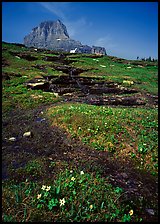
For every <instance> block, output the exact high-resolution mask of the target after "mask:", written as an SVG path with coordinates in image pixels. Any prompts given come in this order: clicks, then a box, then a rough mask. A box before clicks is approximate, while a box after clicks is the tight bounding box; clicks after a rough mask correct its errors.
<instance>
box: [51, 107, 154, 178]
mask: <svg viewBox="0 0 160 224" xmlns="http://www.w3.org/2000/svg"><path fill="white" fill-rule="evenodd" d="M47 113H48V115H49V117H50V119H51V121H52V123H53V124H54V125H57V126H59V127H61V128H64V129H65V130H66V131H67V132H68V133H70V135H71V136H72V137H77V138H79V139H80V140H81V141H82V142H84V143H85V144H87V145H89V146H91V147H93V148H95V149H97V150H102V151H110V152H112V153H114V156H115V157H119V158H120V157H126V158H128V157H129V158H133V157H134V160H137V161H138V163H137V167H138V168H140V169H141V168H145V169H147V170H150V171H151V172H152V173H153V174H154V173H155V172H157V171H158V169H157V165H158V111H157V110H156V109H139V108H138V109H137V108H129V109H128V108H126V109H125V108H107V107H97V106H91V105H86V104H63V105H59V106H57V107H51V108H50V109H49V110H48V112H47ZM153 161H154V162H153Z"/></svg>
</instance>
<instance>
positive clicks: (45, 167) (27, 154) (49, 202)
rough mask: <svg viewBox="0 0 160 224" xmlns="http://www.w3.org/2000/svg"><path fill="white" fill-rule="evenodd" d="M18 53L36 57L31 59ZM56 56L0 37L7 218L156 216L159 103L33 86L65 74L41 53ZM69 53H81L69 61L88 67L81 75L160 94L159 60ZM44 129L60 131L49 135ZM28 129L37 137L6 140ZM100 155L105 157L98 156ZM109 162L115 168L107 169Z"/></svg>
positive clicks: (139, 218) (130, 219) (51, 219)
mask: <svg viewBox="0 0 160 224" xmlns="http://www.w3.org/2000/svg"><path fill="white" fill-rule="evenodd" d="M14 54H15V55H14ZM16 54H18V55H19V56H18V57H16ZM21 54H29V55H31V56H33V57H35V58H36V60H31V61H29V60H26V59H24V58H21ZM64 54H65V53H64ZM56 55H57V53H56V52H55V53H54V52H49V51H45V50H44V51H40V52H36V51H34V49H28V48H26V47H24V46H23V45H22V46H21V45H15V44H8V43H2V126H3V130H2V220H3V222H28V221H29V222H32V221H46V222H58V221H60V222H73V221H77V222H81V221H105V222H141V221H148V220H149V221H151V222H152V221H157V220H158V219H157V217H158V202H157V199H158V193H157V189H158V184H157V176H158V109H157V105H155V104H148V106H145V105H143V106H137V107H127V106H126V107H125V106H124V107H123V106H118V105H117V106H114V107H113V106H110V105H102V106H96V105H88V104H86V103H77V102H76V103H75V102H72V101H70V102H68V101H66V98H64V97H63V95H62V96H60V95H55V94H54V93H53V92H49V91H43V90H41V89H31V88H28V87H27V86H26V85H25V83H26V82H27V81H29V80H31V79H34V78H35V77H42V76H43V77H45V76H53V77H54V76H55V75H56V76H59V77H60V76H61V75H62V74H63V75H66V76H67V74H65V73H63V72H62V71H58V70H56V69H55V68H54V67H53V65H54V62H52V61H46V60H44V58H45V57H46V56H56ZM66 57H67V58H68V59H74V60H76V61H74V62H72V63H71V64H70V66H73V67H78V68H83V69H88V70H87V71H84V72H82V73H81V74H80V76H81V77H86V76H87V77H96V78H97V77H101V78H102V79H103V80H105V81H113V82H116V83H118V84H119V85H123V84H124V85H123V86H124V87H128V88H134V89H136V90H137V91H138V93H141V94H143V96H146V95H147V94H148V95H152V96H157V95H158V69H157V68H158V67H157V63H156V62H155V63H154V64H153V63H151V62H148V63H147V65H145V63H144V62H143V63H144V65H142V66H141V67H138V66H137V65H136V62H137V61H129V60H125V63H121V62H120V61H119V60H116V57H111V56H104V57H99V58H96V59H95V60H94V58H92V57H89V56H88V55H85V54H75V55H71V54H66ZM139 63H142V62H141V61H139ZM37 65H38V66H41V67H42V69H38V68H37V67H36V66H37ZM101 65H102V66H101ZM128 67H131V68H128ZM124 81H130V82H131V83H132V82H133V83H132V84H130V83H129V82H128V83H127V82H124ZM126 95H127V94H126ZM146 99H147V98H146ZM149 102H150V101H149ZM40 114H41V117H43V118H44V119H45V120H46V122H47V123H45V125H44V124H43V123H42V122H41V123H40V125H41V126H37V123H36V122H37V121H34V120H36V119H37V117H39V116H40ZM23 119H24V120H23ZM33 121H34V122H35V123H34V122H33ZM32 122H33V123H34V124H32ZM20 125H21V126H20ZM47 128H49V130H50V132H52V130H53V133H54V132H55V133H60V134H57V135H56V134H55V135H53V136H51V135H50V134H48V133H49V132H47V130H46V129H47ZM25 129H27V130H28V131H29V130H32V132H33V138H26V139H24V138H23V139H22V140H21V138H20V140H16V141H9V137H13V136H15V135H16V136H17V135H18V130H19V131H20V133H21V135H22V131H23V132H24V130H25ZM45 130H46V132H47V135H45V134H44V133H45ZM41 133H43V134H41ZM64 133H65V134H64ZM57 136H58V137H57ZM64 136H66V137H64ZM36 137H37V138H36ZM60 139H61V140H60ZM66 142H67V143H66ZM68 142H69V143H68ZM44 146H45V147H44ZM85 147H86V154H85ZM59 149H61V150H62V151H61V150H59ZM69 149H73V150H74V151H73V152H74V153H75V154H74V153H72V151H71V152H70V151H69ZM25 150H26V151H25ZM29 150H30V151H29ZM47 150H48V151H47ZM87 150H88V151H87ZM52 151H54V152H56V153H55V154H56V156H57V157H54V153H53V152H52ZM62 152H63V153H62ZM36 153H37V154H36ZM38 153H39V154H38ZM67 153H68V154H69V153H70V154H71V156H72V157H74V155H75V160H74V159H73V160H71V159H70V158H71V157H67V159H65V156H66V155H68V154H67ZM99 153H100V154H99ZM92 154H93V157H92V156H90V155H92ZM83 155H84V156H83ZM99 155H101V156H102V158H103V162H101V161H102V160H100V162H99V158H100V157H98V156H99ZM92 158H94V161H92ZM105 159H108V160H105ZM15 161H17V162H18V165H17V166H14V163H15ZM106 161H108V163H107V162H106ZM92 162H93V165H92V168H91V164H92ZM94 162H95V163H94ZM79 164H81V165H79ZM94 164H97V165H94ZM112 165H113V170H112ZM116 165H117V167H116ZM107 166H110V169H109V171H107V172H106V170H107ZM3 169H4V170H3ZM6 170H7V171H6ZM115 170H116V171H115ZM112 171H113V172H112ZM3 172H4V173H5V174H4V178H3ZM114 174H115V175H114ZM118 175H122V176H123V178H122V182H123V183H121V182H120V181H121V180H120V181H119V182H118V180H117V178H118ZM125 178H126V179H125ZM127 178H128V179H127ZM136 178H137V179H136ZM147 178H148V179H147ZM143 181H144V182H143ZM132 182H134V183H136V184H137V188H136V187H135V186H134V184H133V186H131V185H132ZM127 184H128V185H127ZM127 186H129V187H131V188H132V189H133V192H132V190H131V189H130V188H129V189H127ZM148 186H151V188H150V189H148ZM134 187H135V189H136V190H135V189H134ZM152 187H153V188H152ZM138 189H139V190H138ZM134 190H135V192H136V193H134ZM143 192H144V194H143ZM148 209H150V210H148ZM148 211H149V212H150V213H149V212H148ZM151 213H152V214H151Z"/></svg>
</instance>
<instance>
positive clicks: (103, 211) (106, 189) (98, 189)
mask: <svg viewBox="0 0 160 224" xmlns="http://www.w3.org/2000/svg"><path fill="white" fill-rule="evenodd" d="M7 189H8V190H10V192H11V195H12V194H13V195H15V197H14V203H15V206H14V205H13V204H11V201H12V200H11V198H12V197H11V198H9V201H8V203H9V204H8V206H10V207H11V208H12V210H11V211H12V212H11V214H9V215H8V214H7V208H5V211H4V212H6V214H5V215H4V217H3V221H5V220H12V217H13V214H14V212H15V211H16V210H15V209H16V207H18V208H19V209H20V210H23V217H22V216H21V214H18V213H17V215H16V216H15V217H16V218H15V221H25V220H26V219H27V220H28V221H34V219H35V217H36V214H37V213H39V211H40V212H41V216H42V218H43V217H45V215H46V214H48V221H64V222H66V221H72V222H73V221H78V222H80V221H95V220H97V218H98V221H112V222H115V221H124V220H126V221H129V219H130V220H131V215H129V213H128V212H129V210H130V209H131V205H129V204H124V203H122V202H121V200H120V198H121V197H122V191H123V190H122V189H121V188H118V187H117V188H114V187H113V186H112V185H111V184H109V183H107V181H106V179H104V178H101V177H100V175H99V174H98V173H97V174H96V175H95V176H94V175H92V174H90V173H85V172H84V171H79V170H75V169H74V170H68V169H66V170H65V171H62V172H60V173H59V175H58V176H57V178H56V179H55V181H54V183H53V182H52V183H50V184H49V186H48V185H41V186H40V185H39V184H38V183H34V182H28V181H26V182H22V183H20V184H17V185H15V184H14V185H11V186H10V187H9V186H8V187H7ZM4 192H5V191H4ZM6 194H7V191H6ZM5 196H7V195H5V193H3V197H5ZM24 200H25V207H24ZM14 210H15V211H14ZM29 211H30V213H31V212H32V211H34V213H32V215H31V216H28V215H29ZM49 214H50V215H49ZM28 217H29V218H28ZM49 217H50V218H49ZM135 217H136V215H135ZM37 221H38V220H37ZM43 221H44V220H43Z"/></svg>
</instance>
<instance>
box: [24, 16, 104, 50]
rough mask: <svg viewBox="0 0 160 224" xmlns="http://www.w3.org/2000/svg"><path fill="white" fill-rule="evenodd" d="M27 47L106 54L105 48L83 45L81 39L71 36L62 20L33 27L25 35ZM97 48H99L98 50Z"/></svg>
mask: <svg viewBox="0 0 160 224" xmlns="http://www.w3.org/2000/svg"><path fill="white" fill-rule="evenodd" d="M24 45H25V46H26V47H36V48H44V49H49V50H56V51H66V52H70V51H71V50H74V49H76V50H75V52H79V53H89V54H91V53H100V54H106V51H105V48H101V47H95V46H94V49H93V48H92V47H90V46H88V45H82V44H81V42H80V41H76V40H73V39H71V38H70V37H69V34H68V32H67V28H66V26H65V25H64V24H63V23H62V22H61V21H60V20H57V21H45V22H42V23H41V24H40V25H39V26H38V27H35V28H33V29H32V31H31V33H30V34H28V35H27V36H25V37H24ZM96 49H97V50H96Z"/></svg>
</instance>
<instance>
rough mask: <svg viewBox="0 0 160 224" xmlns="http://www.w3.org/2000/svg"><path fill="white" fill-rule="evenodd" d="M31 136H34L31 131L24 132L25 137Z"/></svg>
mask: <svg viewBox="0 0 160 224" xmlns="http://www.w3.org/2000/svg"><path fill="white" fill-rule="evenodd" d="M31 136H32V133H31V131H28V132H25V133H24V134H23V137H31Z"/></svg>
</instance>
